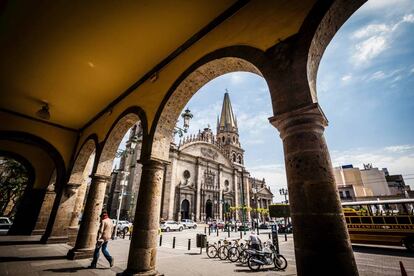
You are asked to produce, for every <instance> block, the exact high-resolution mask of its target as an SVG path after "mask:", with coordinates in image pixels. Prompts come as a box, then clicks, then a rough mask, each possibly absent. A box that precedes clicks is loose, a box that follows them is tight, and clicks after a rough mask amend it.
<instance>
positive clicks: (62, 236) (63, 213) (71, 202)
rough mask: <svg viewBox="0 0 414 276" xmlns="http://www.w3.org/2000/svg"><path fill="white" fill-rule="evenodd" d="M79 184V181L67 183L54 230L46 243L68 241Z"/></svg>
mask: <svg viewBox="0 0 414 276" xmlns="http://www.w3.org/2000/svg"><path fill="white" fill-rule="evenodd" d="M79 186H80V184H78V183H67V184H66V185H65V187H64V188H63V193H62V196H61V198H60V203H59V208H58V209H57V212H56V218H55V221H54V223H53V227H52V231H51V232H50V236H49V237H48V238H47V240H46V239H45V238H44V240H45V242H46V243H65V242H67V241H68V228H69V223H70V220H71V218H72V212H73V208H74V206H75V201H76V191H77V189H78V187H79Z"/></svg>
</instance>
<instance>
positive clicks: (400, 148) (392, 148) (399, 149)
mask: <svg viewBox="0 0 414 276" xmlns="http://www.w3.org/2000/svg"><path fill="white" fill-rule="evenodd" d="M384 149H385V151H388V152H399V153H402V152H407V151H410V150H413V149H414V145H397V146H389V147H385V148H384Z"/></svg>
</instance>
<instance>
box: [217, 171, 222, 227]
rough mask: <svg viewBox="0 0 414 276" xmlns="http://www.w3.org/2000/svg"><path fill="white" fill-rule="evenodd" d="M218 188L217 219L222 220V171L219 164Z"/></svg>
mask: <svg viewBox="0 0 414 276" xmlns="http://www.w3.org/2000/svg"><path fill="white" fill-rule="evenodd" d="M217 170H218V179H217V180H218V187H219V199H218V204H219V219H220V220H221V219H223V202H222V200H223V185H222V184H223V183H222V177H223V169H222V168H221V166H220V164H219V165H218V168H217Z"/></svg>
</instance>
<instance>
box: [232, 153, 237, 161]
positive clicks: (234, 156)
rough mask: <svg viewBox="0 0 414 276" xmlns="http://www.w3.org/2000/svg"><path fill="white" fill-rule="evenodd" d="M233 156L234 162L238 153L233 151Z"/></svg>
mask: <svg viewBox="0 0 414 276" xmlns="http://www.w3.org/2000/svg"><path fill="white" fill-rule="evenodd" d="M232 157H233V162H236V154H235V153H233V155H232Z"/></svg>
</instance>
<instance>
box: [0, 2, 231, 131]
mask: <svg viewBox="0 0 414 276" xmlns="http://www.w3.org/2000/svg"><path fill="white" fill-rule="evenodd" d="M234 2H235V1H231V0H209V1H188V0H174V1H8V2H3V3H4V4H1V5H0V15H1V17H0V73H1V74H0V91H1V92H0V93H1V97H0V108H5V109H8V110H13V111H16V112H19V113H22V114H25V115H28V116H31V117H34V116H35V112H36V111H37V110H38V109H39V108H40V102H41V101H46V102H48V103H49V104H50V110H51V114H52V118H51V121H52V122H54V123H58V124H62V125H64V126H67V127H71V128H80V127H82V126H83V125H84V124H85V123H86V122H88V121H89V120H90V119H91V118H92V117H94V116H95V115H96V114H97V113H98V112H99V111H101V110H102V109H103V108H104V107H105V106H107V105H108V104H109V103H110V102H111V101H113V100H114V99H115V98H117V97H118V96H119V95H120V94H121V93H122V92H124V91H125V90H126V89H127V88H128V87H130V86H131V85H132V84H133V83H134V82H135V81H137V80H138V79H139V78H140V77H142V76H143V75H144V74H145V73H147V72H148V71H150V70H151V69H152V68H153V67H154V66H155V65H156V64H158V63H159V62H161V61H162V60H163V59H164V58H166V57H167V56H168V55H169V54H170V53H171V52H173V51H174V50H175V49H176V48H177V47H179V46H180V45H182V44H183V43H184V42H185V41H186V40H187V39H189V38H190V37H191V36H192V35H194V34H195V33H197V32H198V31H199V30H200V29H201V28H203V27H204V26H205V25H207V24H208V23H210V22H211V21H212V20H213V19H214V18H215V17H217V16H218V15H219V14H221V13H222V12H223V11H225V10H226V9H228V8H229V7H230V6H231V5H232V4H234Z"/></svg>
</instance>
